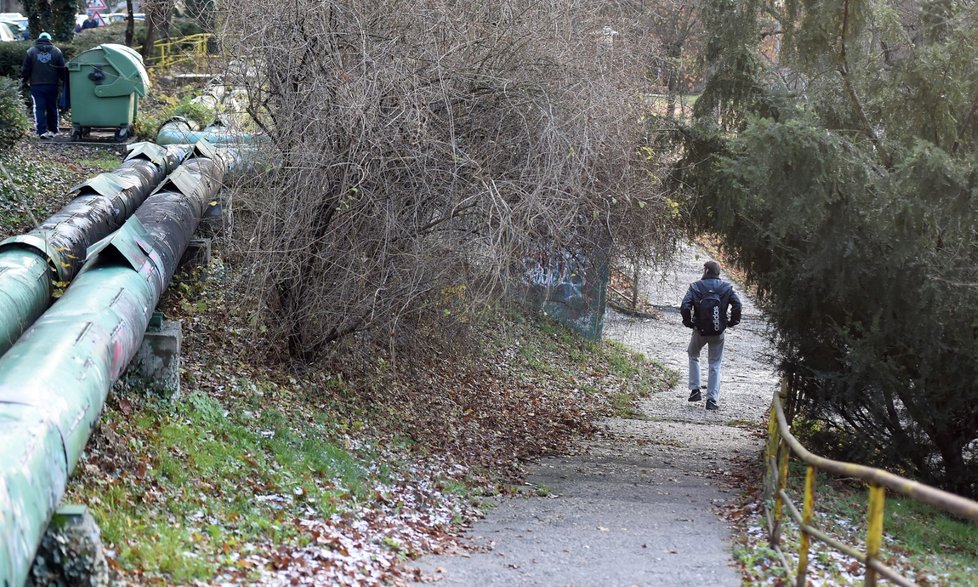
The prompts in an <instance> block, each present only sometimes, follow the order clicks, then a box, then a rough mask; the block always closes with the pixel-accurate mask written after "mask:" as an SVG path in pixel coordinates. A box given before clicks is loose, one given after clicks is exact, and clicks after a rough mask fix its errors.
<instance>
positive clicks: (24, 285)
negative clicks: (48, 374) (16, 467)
mask: <svg viewBox="0 0 978 587" xmlns="http://www.w3.org/2000/svg"><path fill="white" fill-rule="evenodd" d="M53 277H54V273H53V272H52V271H51V270H50V267H49V266H48V261H47V259H45V258H44V257H42V256H40V255H38V254H37V253H36V252H34V251H31V250H23V249H16V248H10V249H7V250H5V251H0V352H3V351H5V350H7V349H8V348H10V346H11V345H13V344H14V342H16V340H17V337H18V336H20V333H22V332H23V331H24V330H25V329H27V327H28V326H30V325H31V322H32V321H33V320H34V319H35V318H37V317H38V316H40V315H41V313H42V312H43V311H44V309H45V308H47V307H48V302H49V301H50V299H51V280H52V278H53ZM0 446H2V445H0Z"/></svg>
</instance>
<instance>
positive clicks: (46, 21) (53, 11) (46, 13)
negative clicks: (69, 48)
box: [23, 0, 79, 41]
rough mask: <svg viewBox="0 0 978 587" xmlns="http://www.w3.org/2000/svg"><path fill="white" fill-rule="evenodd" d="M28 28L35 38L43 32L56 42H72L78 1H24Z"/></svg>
mask: <svg viewBox="0 0 978 587" xmlns="http://www.w3.org/2000/svg"><path fill="white" fill-rule="evenodd" d="M23 4H24V11H25V12H26V13H27V22H28V27H29V28H30V30H31V32H32V33H33V34H34V36H35V38H36V37H37V35H38V34H40V33H41V32H42V31H46V32H48V33H51V36H52V37H54V40H55V41H70V40H71V38H72V37H73V36H74V34H75V15H76V14H78V10H79V3H78V0H23Z"/></svg>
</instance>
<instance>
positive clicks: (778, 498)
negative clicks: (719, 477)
mask: <svg viewBox="0 0 978 587" xmlns="http://www.w3.org/2000/svg"><path fill="white" fill-rule="evenodd" d="M791 391H792V383H791V379H787V378H785V379H782V382H781V390H780V392H779V393H776V394H775V395H774V399H773V400H772V402H771V417H770V420H769V422H768V443H767V451H766V455H765V456H766V458H765V462H766V469H767V471H766V474H765V483H764V487H765V497H766V498H767V499H766V500H765V503H766V506H765V513H766V517H767V523H768V532H769V535H768V537H769V540H770V542H771V547H772V548H773V549H774V551H775V552H777V554H778V556H779V557H780V559H781V564H782V565H784V567H785V570H786V571H787V572H788V575H789V576H790V575H791V574H792V569H791V565H790V564H789V563H788V561H787V559H786V558H785V556H784V553H783V552H782V550H781V530H782V524H783V522H784V515H785V510H787V513H788V515H789V516H790V517H791V518H792V519H793V520H794V522H795V523H796V524H797V525H798V529H799V531H800V533H801V539H800V543H799V548H798V566H797V568H796V569H794V575H795V585H796V586H798V587H804V585H805V584H806V578H807V574H808V560H809V549H810V547H811V541H812V539H815V540H819V541H821V542H823V543H825V544H827V545H829V546H831V547H832V548H834V549H835V550H837V551H839V552H842V553H844V554H846V555H849V556H851V557H852V558H854V559H856V560H857V561H859V562H861V563H862V564H863V565H865V566H866V579H865V583H864V584H865V585H868V586H875V585H876V581H877V578H878V577H883V578H886V579H889V580H890V581H892V582H893V583H895V584H897V585H914V583H913V582H912V581H911V580H909V579H907V578H906V577H904V576H903V575H901V574H900V573H898V572H897V571H896V570H894V569H893V568H891V567H889V566H887V565H886V564H884V563H883V561H882V560H880V547H881V546H882V543H883V511H884V504H885V499H886V490H887V489H889V490H891V491H894V492H896V493H899V494H902V495H905V496H907V497H910V498H911V499H914V500H917V501H921V502H924V503H927V504H930V505H932V506H934V507H936V508H938V509H941V510H943V511H945V512H947V513H950V514H953V515H955V516H960V517H962V518H965V519H968V520H971V521H973V522H978V502H975V501H972V500H970V499H966V498H964V497H961V496H959V495H955V494H953V493H948V492H947V491H942V490H940V489H936V488H934V487H930V486H928V485H924V484H922V483H918V482H916V481H911V480H909V479H905V478H903V477H900V476H898V475H894V474H893V473H889V472H887V471H884V470H882V469H876V468H873V467H867V466H865V465H857V464H854V463H846V462H842V461H833V460H831V459H827V458H825V457H820V456H818V455H815V454H812V453H811V452H809V451H808V450H807V449H806V448H805V447H804V446H802V445H801V443H800V442H798V440H797V439H796V438H795V437H794V436H792V434H791V429H790V426H789V425H788V420H787V418H786V417H785V409H784V406H783V404H782V402H783V401H784V400H786V399H787V400H788V401H793V398H794V394H792V393H790V392H791ZM789 411H790V410H789ZM792 454H794V455H796V456H797V457H798V459H799V460H801V461H802V462H804V463H805V464H806V465H807V466H806V472H805V487H804V498H803V502H802V510H801V511H800V512H799V511H798V506H796V505H795V504H794V502H792V501H791V498H790V497H789V495H788V492H787V487H788V461H789V458H790V457H791V455H792ZM817 470H821V471H825V472H827V473H832V474H835V475H839V476H844V477H848V478H855V479H859V480H860V481H863V482H864V483H866V485H867V486H868V488H869V495H868V502H869V506H868V508H867V514H866V549H865V551H862V550H859V549H858V548H856V547H854V546H851V545H848V544H845V543H843V542H842V541H840V540H838V539H836V538H834V537H832V536H830V535H829V534H828V533H827V532H825V531H823V530H820V529H819V528H816V527H815V526H814V525H813V524H812V520H813V518H814V507H815V473H816V471H817ZM772 500H773V501H772Z"/></svg>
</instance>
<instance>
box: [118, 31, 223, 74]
mask: <svg viewBox="0 0 978 587" xmlns="http://www.w3.org/2000/svg"><path fill="white" fill-rule="evenodd" d="M210 38H211V34H210V33H199V34H196V35H188V36H186V37H180V38H179V39H171V40H169V41H156V42H155V43H153V56H152V57H151V58H150V60H149V63H147V64H146V66H147V67H153V68H155V69H168V68H170V67H173V66H174V65H176V64H178V63H183V62H187V61H192V62H193V63H194V68H195V69H196V68H197V67H199V65H200V64H201V62H203V61H204V59H205V58H206V57H207V42H208V40H210ZM136 51H140V52H141V51H142V47H136Z"/></svg>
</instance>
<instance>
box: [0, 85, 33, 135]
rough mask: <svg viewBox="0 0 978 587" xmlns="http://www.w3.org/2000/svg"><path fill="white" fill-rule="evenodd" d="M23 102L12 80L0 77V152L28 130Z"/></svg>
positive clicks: (28, 122)
mask: <svg viewBox="0 0 978 587" xmlns="http://www.w3.org/2000/svg"><path fill="white" fill-rule="evenodd" d="M30 127H31V126H30V121H28V120H27V115H26V114H24V101H23V99H22V98H21V95H20V91H19V90H18V83H17V82H16V81H14V80H11V79H7V78H4V77H0V150H6V149H9V148H10V147H12V146H13V145H14V144H15V143H16V142H17V141H19V140H20V139H21V138H23V136H24V135H25V134H27V131H28V130H30Z"/></svg>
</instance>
